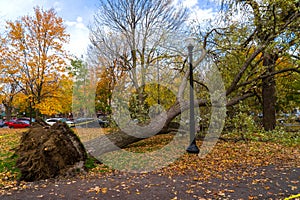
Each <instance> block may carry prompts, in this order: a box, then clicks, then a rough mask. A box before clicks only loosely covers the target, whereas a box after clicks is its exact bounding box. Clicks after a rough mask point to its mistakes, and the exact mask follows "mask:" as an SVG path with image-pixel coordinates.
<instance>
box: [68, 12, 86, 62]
mask: <svg viewBox="0 0 300 200" xmlns="http://www.w3.org/2000/svg"><path fill="white" fill-rule="evenodd" d="M83 22H84V21H83V18H82V17H80V16H79V17H77V19H76V21H66V22H65V24H66V25H67V32H68V33H70V43H69V44H67V45H66V46H65V49H66V50H67V51H69V52H70V53H72V54H74V55H75V56H77V57H81V55H85V54H86V49H87V46H88V44H89V29H88V28H87V27H86V25H85V24H84V23H83Z"/></svg>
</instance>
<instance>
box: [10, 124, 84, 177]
mask: <svg viewBox="0 0 300 200" xmlns="http://www.w3.org/2000/svg"><path fill="white" fill-rule="evenodd" d="M15 153H16V155H17V156H18V159H17V163H16V166H17V168H19V169H20V171H21V177H20V180H24V181H36V180H42V179H49V178H55V177H58V176H70V175H71V176H72V175H75V174H76V173H77V172H79V171H85V170H86V169H85V167H84V166H85V162H86V159H87V153H86V150H85V148H84V146H83V144H82V143H81V141H80V139H79V138H78V137H77V135H76V134H75V133H74V132H73V131H72V130H71V129H70V128H69V127H68V125H67V124H66V123H63V122H58V123H56V124H54V125H53V126H47V124H46V123H45V122H43V121H37V122H35V123H33V124H32V126H31V128H30V129H29V130H28V131H26V132H24V133H23V135H22V137H21V140H20V145H19V147H18V148H17V149H16V152H15Z"/></svg>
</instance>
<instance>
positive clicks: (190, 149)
mask: <svg viewBox="0 0 300 200" xmlns="http://www.w3.org/2000/svg"><path fill="white" fill-rule="evenodd" d="M193 49H194V46H193V45H192V44H189V45H188V52H189V71H190V145H189V146H188V148H187V149H186V151H187V152H188V153H195V154H198V153H199V152H200V150H199V148H198V147H197V145H196V138H195V137H196V130H195V112H194V104H195V103H194V78H193Z"/></svg>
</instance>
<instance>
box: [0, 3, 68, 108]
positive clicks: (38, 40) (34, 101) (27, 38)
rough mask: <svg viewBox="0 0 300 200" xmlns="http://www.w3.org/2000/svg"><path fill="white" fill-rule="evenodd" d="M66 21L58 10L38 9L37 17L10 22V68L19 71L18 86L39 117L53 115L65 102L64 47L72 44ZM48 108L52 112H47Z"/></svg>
mask: <svg viewBox="0 0 300 200" xmlns="http://www.w3.org/2000/svg"><path fill="white" fill-rule="evenodd" d="M65 29H66V28H65V26H64V24H63V19H62V18H60V17H58V16H57V15H56V13H55V11H54V9H50V10H43V9H41V8H39V7H36V8H34V15H33V16H24V17H22V18H21V19H20V20H17V21H15V22H11V21H9V22H7V32H8V35H7V38H8V40H9V49H8V52H9V55H8V57H7V59H6V61H7V62H8V64H9V66H10V67H11V68H13V69H15V70H16V71H15V73H14V74H15V76H16V77H18V80H19V82H17V83H18V86H19V87H20V88H21V89H22V92H23V93H24V94H25V95H26V96H27V98H28V100H29V101H30V102H31V103H30V107H32V109H34V110H35V111H36V114H39V113H42V114H53V111H50V110H49V109H52V110H53V108H55V106H56V105H59V104H55V103H53V102H58V99H59V100H62V99H61V97H62V96H61V95H60V94H59V92H61V88H62V85H61V79H62V77H63V76H64V75H63V73H64V72H65V67H66V58H67V55H66V53H65V51H64V49H63V44H65V43H66V42H68V38H69V35H68V34H67V33H66V31H65ZM47 108H48V109H47Z"/></svg>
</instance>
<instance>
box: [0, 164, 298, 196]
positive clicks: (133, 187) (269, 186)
mask: <svg viewBox="0 0 300 200" xmlns="http://www.w3.org/2000/svg"><path fill="white" fill-rule="evenodd" d="M201 177H202V176H201V174H197V173H196V172H190V173H186V174H185V175H177V176H172V177H171V176H165V175H163V174H152V173H148V174H130V173H118V174H110V175H106V176H103V177H89V178H74V179H68V180H52V181H40V182H36V183H28V184H27V189H21V188H13V189H10V190H7V191H5V194H3V195H1V196H0V199H1V200H8V199H9V200H11V199H20V200H21V199H22V200H26V199H28V200H29V199H30V200H32V199H53V200H54V199H72V200H76V199H101V200H111V199H120V200H121V199H122V200H137V199H142V200H148V199H149V200H153V199H162V200H171V199H174V200H175V199H183V200H189V199H284V198H285V197H289V196H291V195H295V194H300V182H299V181H300V168H298V167H294V168H291V167H278V166H274V165H270V166H265V167H258V168H256V169H254V170H253V169H252V168H251V170H245V172H244V173H240V172H239V173H237V172H236V171H230V170H229V171H225V172H222V173H220V174H219V176H218V178H217V177H215V178H211V179H209V180H202V178H201Z"/></svg>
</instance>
